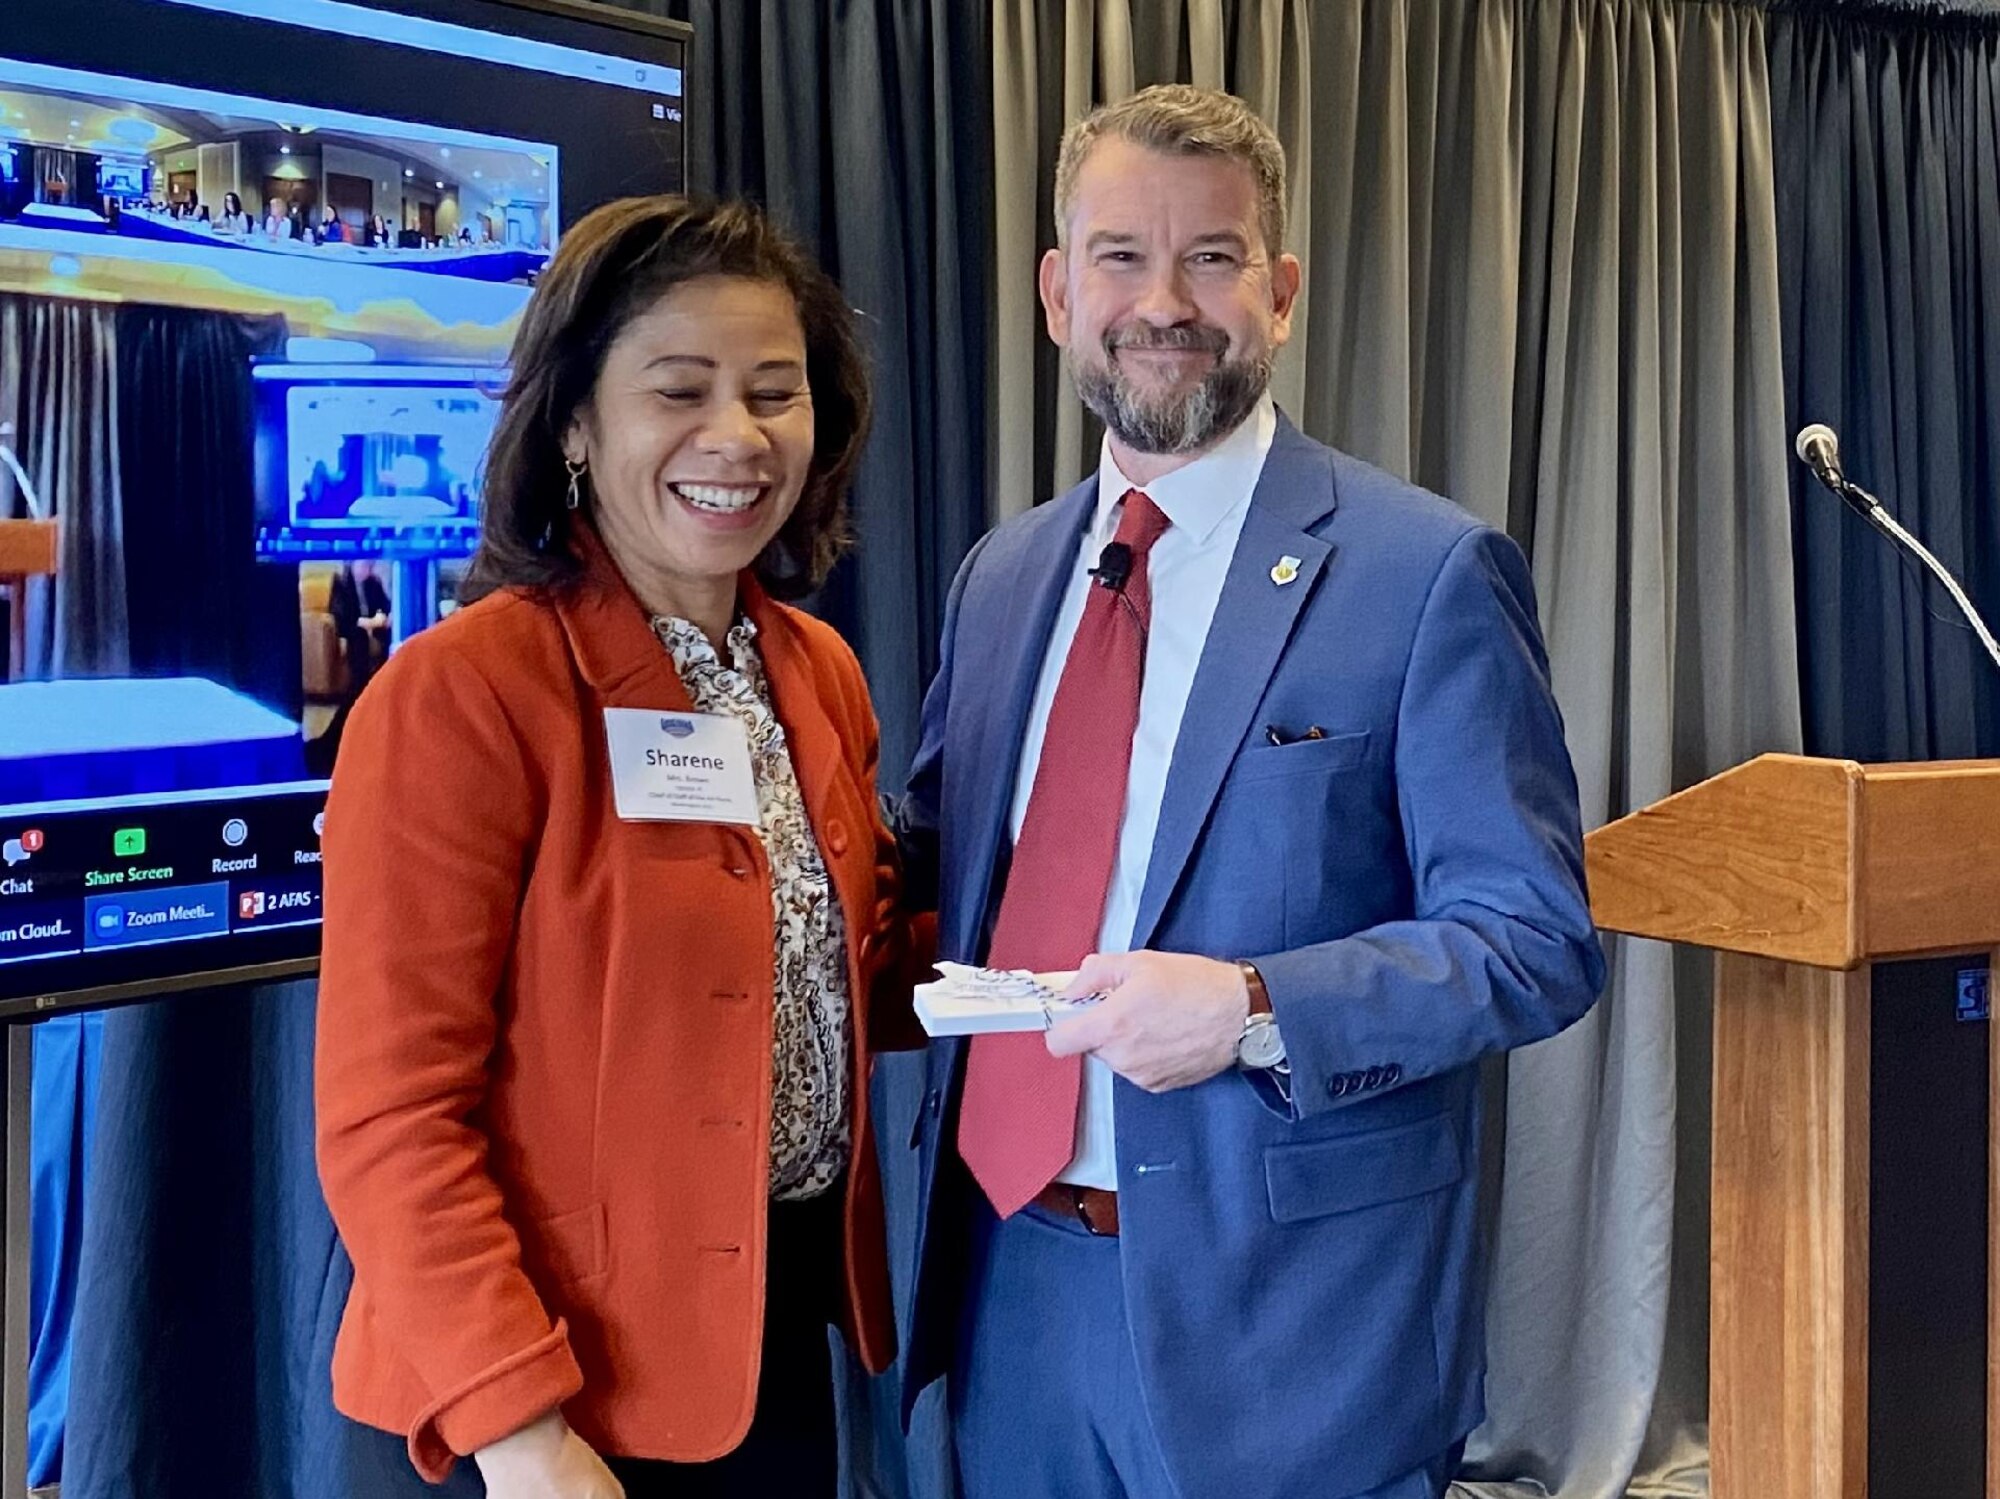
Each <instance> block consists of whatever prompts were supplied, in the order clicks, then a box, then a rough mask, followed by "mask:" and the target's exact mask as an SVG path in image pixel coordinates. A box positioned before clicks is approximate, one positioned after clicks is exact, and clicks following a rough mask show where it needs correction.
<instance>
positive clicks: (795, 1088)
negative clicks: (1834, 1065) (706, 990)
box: [653, 616, 853, 1201]
mask: <svg viewBox="0 0 2000 1499" xmlns="http://www.w3.org/2000/svg"><path fill="white" fill-rule="evenodd" d="M653 631H654V633H655V634H656V635H658V636H659V637H660V641H661V643H662V644H663V645H665V646H666V648H667V650H668V651H669V652H670V653H671V654H672V656H673V659H674V668H675V670H677V671H678V672H679V673H680V677H681V681H682V682H683V683H684V684H685V685H686V687H687V690H688V696H689V697H690V698H692V699H693V700H694V706H695V710H696V711H697V712H700V713H727V714H728V715H730V716H731V717H732V718H735V719H737V720H738V721H740V722H741V723H742V725H743V727H744V729H745V730H746V731H747V732H748V734H749V738H750V764H751V770H752V772H753V774H754V776H755V778H756V782H757V814H758V826H757V832H758V836H759V837H760V838H761V839H762V840H763V843H764V853H765V856H766V857H767V858H768V859H769V861H770V865H771V885H772V889H771V905H772V911H773V914H774V916H775V918H776V919H775V921H774V922H773V923H772V926H773V931H774V934H775V935H774V945H775V947H776V958H777V968H776V979H777V982H776V985H775V988H774V991H773V992H774V994H775V997H776V1005H777V1014H776V1016H775V1017H774V1024H773V1026H772V1034H771V1082H772V1091H771V1196H772V1197H774V1198H777V1199H780V1200H782V1201H797V1200H798V1199H800V1198H806V1197H814V1196H817V1195H818V1194H820V1193H821V1192H824V1191H825V1190H826V1189H827V1188H828V1187H830V1186H832V1185H833V1183H834V1181H835V1180H836V1179H838V1177H839V1176H840V1173H841V1172H842V1171H843V1170H844V1169H845V1168H846V1166H847V1148H848V1143H849V1138H850V1129H851V1122H850V1120H849V1116H848V1107H847V1089H848V1058H849V1056H850V1055H851V1051H852V1039H853V1020H852V1018H851V1012H850V1008H849V1003H848V992H847V935H846V930H845V927H844V925H843V923H842V921H841V915H840V902H839V901H838V900H837V899H836V898H835V895H834V891H833V881H832V880H831V879H830V878H829V877H828V875H827V872H826V861H825V860H824V859H823V858H821V857H820V851H819V844H818V842H817V841H815V839H814V837H813V830H812V823H811V822H810V821H808V820H807V817H806V804H805V797H804V795H803V794H802V793H801V792H800V790H799V780H798V776H797V775H796V774H794V772H793V770H792V756H791V751H790V750H789V749H787V748H786V745H785V729H784V725H783V724H781V723H779V722H778V716H777V714H776V713H774V712H773V711H772V710H771V688H770V684H769V682H767V681H766V679H765V676H764V661H763V658H762V657H761V656H759V655H758V653H757V627H756V625H754V624H752V623H751V622H750V621H749V620H747V619H739V620H738V621H737V622H736V624H735V626H734V627H733V628H732V629H731V630H730V632H729V637H728V640H727V642H726V643H727V645H728V649H729V664H728V665H726V666H725V665H724V664H723V663H722V661H721V659H720V658H719V657H718V656H717V655H716V652H715V647H714V646H713V645H712V644H711V643H710V642H709V639H708V637H707V636H706V635H705V634H703V633H702V632H701V630H700V629H699V628H698V627H697V626H695V625H693V624H690V623H689V622H688V621H687V620H684V619H673V618H668V617H665V616H661V617H656V618H655V619H654V620H653Z"/></svg>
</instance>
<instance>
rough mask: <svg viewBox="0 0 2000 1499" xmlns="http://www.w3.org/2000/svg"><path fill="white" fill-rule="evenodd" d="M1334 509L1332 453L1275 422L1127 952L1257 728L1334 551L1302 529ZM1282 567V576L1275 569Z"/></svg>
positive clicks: (1211, 634)
mask: <svg viewBox="0 0 2000 1499" xmlns="http://www.w3.org/2000/svg"><path fill="white" fill-rule="evenodd" d="M1334 505H1335V496H1334V488H1333V466H1332V455H1331V453H1330V452H1329V451H1328V450H1327V449H1325V448H1322V447H1321V446H1319V444H1317V443H1315V442H1313V441H1311V440H1310V439H1308V438H1306V437H1304V436H1302V435H1301V434H1300V433H1299V431H1298V429H1297V428H1295V427H1293V426H1292V424H1291V423H1290V422H1289V421H1288V420H1285V419H1284V418H1283V417H1280V419H1279V425H1278V434H1277V436H1276V437H1275V438H1274V439H1273V440H1272V443H1271V452H1270V455H1269V457H1267V458H1266V459H1265V461H1264V472H1263V473H1262V474H1261V475H1260V476H1259V478H1258V480H1257V488H1256V491H1255V492H1254V493H1253V494H1252V495H1251V497H1250V513H1249V514H1248V515H1247V516H1246V517H1245V518H1244V521H1243V533H1242V536H1241V537H1240V538H1239V539H1238V541H1237V543H1236V554H1235V556H1234V557H1233V558H1232V559H1231V560H1230V564H1229V572H1228V575H1227V576H1226V578H1225V579H1224V581H1223V585H1222V596H1221V598H1220V599H1218V600H1217V601H1216V606H1215V620H1214V623H1212V624H1211V625H1210V626H1209V629H1208V641H1207V643H1206V644H1205V645H1204V646H1203V647H1202V653H1201V663H1200V665H1199V666H1197V667H1196V668H1195V677H1194V685H1193V686H1192V687H1191V688H1190V689H1189V692H1188V700H1187V708H1186V710H1185V711H1184V712H1183V714H1182V715H1181V729H1180V737H1179V738H1178V739H1177V740H1176V741H1175V744H1174V758H1173V764H1172V765H1171V766H1170V767H1169V768H1168V771H1167V786H1166V791H1165V793H1164V794H1163V796H1162V797H1161V800H1160V820H1159V827H1158V830H1157V831H1156V832H1155V833H1154V835H1153V855H1152V860H1151V862H1150V863H1149V864H1148V865H1147V868H1146V884H1145V887H1144V889H1143V890H1142V892H1141V893H1140V897H1139V911H1138V915H1137V917H1136V919H1135V921H1134V923H1133V928H1132V946H1133V948H1134V949H1135V950H1136V949H1140V948H1144V947H1146V946H1148V945H1149V944H1150V943H1151V942H1152V940H1153V937H1154V934H1155V932H1156V931H1157V929H1158V927H1159V923H1160V917H1161V915H1162V914H1163V913H1164V911H1165V910H1166V905H1167V901H1168V899H1169V898H1170V897H1171V896H1172V894H1173V891H1174V887H1175V886H1176V885H1178V884H1179V883H1180V879H1181V875H1182V873H1183V872H1184V871H1185V870H1186V868H1187V862H1188V859H1189V857H1190V856H1191V855H1192V854H1193V852H1194V845H1195V841H1196V840H1197V839H1198V838H1199V837H1200V836H1201V830H1202V828H1203V827H1204V826H1206V824H1207V822H1208V815H1209V812H1210V810H1211V809H1212V808H1213V807H1214V805H1215V798H1216V796H1217V794H1218V793H1219V792H1220V791H1221V789H1222V780H1223V777H1224V776H1225V775H1226V774H1227V773H1228V770H1229V766H1230V762H1231V761H1233V760H1234V759H1235V758H1236V752H1237V750H1238V749H1239V748H1240V747H1241V745H1242V743H1243V740H1244V737H1245V736H1246V735H1247V734H1249V733H1250V732H1252V731H1253V730H1254V729H1255V728H1256V727H1257V725H1255V724H1253V723H1252V722H1251V718H1252V715H1253V714H1254V713H1255V712H1256V709H1257V704H1258V703H1259V702H1260V701H1262V699H1263V696H1264V689H1265V688H1266V687H1267V686H1268V685H1269V683H1270V680H1271V674H1272V672H1273V671H1275V670H1276V669H1277V665H1278V661H1279V659H1280V658H1281V657H1282V656H1283V654H1284V650H1285V644H1286V642H1287V641H1288V640H1289V639H1290V638H1291V633H1292V627H1293V625H1294V624H1295V623H1296V622H1297V620H1298V617H1299V613H1300V611H1301V610H1303V609H1304V608H1305V605H1306V601H1307V600H1308V599H1310V598H1311V597H1312V595H1313V590H1314V589H1315V588H1316V587H1317V586H1318V584H1319V578H1320V573H1321V571H1322V570H1323V569H1324V567H1325V566H1326V561H1327V557H1328V556H1329V555H1330V554H1331V552H1332V550H1333V548H1332V545H1331V544H1330V543H1328V542H1325V541H1322V540H1321V539H1320V538H1319V537H1317V536H1314V535H1312V534H1310V532H1309V531H1308V529H1307V528H1308V527H1310V526H1314V525H1317V524H1318V523H1319V522H1320V521H1321V520H1323V519H1325V518H1326V516H1327V515H1328V514H1329V513H1330V512H1331V511H1332V510H1333V509H1334ZM1286 558H1290V559H1293V560H1292V562H1291V564H1290V566H1289V567H1285V568H1283V569H1280V566H1279V565H1280V563H1281V561H1282V560H1283V559H1286ZM1274 569H1278V572H1277V575H1276V576H1274ZM1293 569H1296V570H1295V571H1294V570H1293ZM1281 578H1283V579H1284V581H1280V579H1281Z"/></svg>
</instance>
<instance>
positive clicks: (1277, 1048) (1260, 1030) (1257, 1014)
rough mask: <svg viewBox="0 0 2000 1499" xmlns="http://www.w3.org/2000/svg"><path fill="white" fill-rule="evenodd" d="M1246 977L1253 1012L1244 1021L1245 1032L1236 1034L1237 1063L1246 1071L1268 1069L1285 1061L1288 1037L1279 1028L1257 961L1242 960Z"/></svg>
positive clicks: (1277, 1066)
mask: <svg viewBox="0 0 2000 1499" xmlns="http://www.w3.org/2000/svg"><path fill="white" fill-rule="evenodd" d="M1236 966H1237V967H1238V968H1240V969H1242V970H1243V981H1244V983H1245V984H1247V985H1248V986H1249V988H1250V1014H1249V1016H1248V1018H1246V1019H1245V1020H1244V1022H1243V1034H1242V1035H1240V1036H1238V1037H1237V1038H1236V1065H1237V1066H1238V1067H1241V1068H1243V1069H1244V1070H1245V1071H1246V1072H1266V1071H1270V1070H1271V1069H1273V1068H1282V1067H1283V1066H1284V1065H1285V1038H1284V1037H1283V1036H1282V1035H1281V1034H1279V1031H1278V1017H1277V1016H1276V1015H1274V1014H1272V1013H1271V995H1270V991H1269V990H1267V989H1266V988H1265V987H1264V975H1263V974H1261V973H1259V972H1258V971H1257V965H1256V964H1255V963H1249V962H1239V963H1237V965H1236Z"/></svg>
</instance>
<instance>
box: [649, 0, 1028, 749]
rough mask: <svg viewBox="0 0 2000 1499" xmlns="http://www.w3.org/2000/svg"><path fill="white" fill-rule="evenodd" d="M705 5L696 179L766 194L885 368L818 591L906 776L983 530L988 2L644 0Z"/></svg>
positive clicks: (698, 67) (877, 378)
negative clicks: (953, 606) (842, 522)
mask: <svg viewBox="0 0 2000 1499" xmlns="http://www.w3.org/2000/svg"><path fill="white" fill-rule="evenodd" d="M632 8H634V9H639V10H644V11H647V12H649V13H651V14H654V15H664V16H671V17H673V18H675V19H679V20H686V21H690V22H692V23H693V25H694V28H695V44H694V55H693V57H692V59H691V62H692V67H691V70H690V73H691V81H690V87H691V89H692V90H693V91H694V92H693V93H692V94H691V96H690V99H689V111H690V120H689V136H690V139H691V141H692V142H693V150H694V152H695V158H694V161H693V178H694V181H695V183H696V184H697V185H699V186H703V187H706V188H708V189H710V190H712V191H714V192H717V193H722V194H727V195H732V196H736V195H740V196H744V197H748V198H752V199H755V200H756V201H758V202H760V203H763V204H764V205H765V206H766V207H768V208H769V209H770V210H771V212H772V214H773V215H774V216H775V217H776V218H777V219H778V220H779V222H781V223H782V224H784V225H785V226H786V227H787V228H788V229H790V230H791V231H792V233H794V234H795V235H797V236H798V237H799V238H800V239H801V240H802V241H803V242H804V243H805V244H806V245H807V246H808V247H809V248H810V249H811V250H812V251H813V252H814V253H815V254H816V255H817V256H818V257H819V260H820V263H821V264H822V265H823V266H824V267H825V268H826V269H827V271H828V272H830V273H831V274H832V275H833V276H834V278H835V279H836V280H837V281H839V282H840V285H841V288H842V289H843V290H844V291H845V292H846V293H847V297H848V300H849V302H850V303H851V304H852V305H853V307H854V308H855V310H856V311H857V312H858V313H859V315H860V319H861V325H862V331H863V336H864V338H865V339H866V342H867V346H868V351H869V355H870V358H871V362H872V365H873V375H874V382H875V432H874V436H873V438H872V440H871V441H870V442H869V444H868V449H867V452H866V454H865V455H864V457H863V459H862V463H861V468H860V472H859V474H858V475H857V477H856V480H855V486H854V498H853V503H854V521H855V531H856V535H857V539H858V544H857V546H856V549H855V552H854V555H853V556H851V557H850V558H849V559H848V560H847V561H846V562H844V563H843V564H842V565H841V567H840V569H839V570H838V571H837V572H836V573H835V575H834V577H833V578H832V579H831V580H830V581H829V583H828V585H827V587H826V589H825V590H824V591H823V593H822V595H821V597H820V598H819V599H817V600H815V601H814V605H813V607H814V608H815V609H816V611H817V612H819V613H820V614H822V615H823V616H824V617H825V618H827V619H828V620H830V621H831V622H832V623H833V624H834V625H835V626H837V627H838V628H839V629H840V631H841V632H842V633H843V634H844V635H845V636H846V637H847V638H848V640H849V642H850V643H851V644H852V645H853V646H854V648H855V651H856V652H857V653H858V654H859V656H860V657H861V664H862V666H863V667H864V668H865V669H866V671H867V673H868V681H869V685H870V687H871V688H872V690H873V692H874V696H875V707H876V712H877V713H878V714H879V715H880V717H881V720H882V780H883V784H884V785H885V786H893V785H899V784H900V782H901V779H902V773H903V770H904V767H905V766H906V765H907V764H908V762H909V757H910V754H911V752H912V751H913V750H914V749H915V747H916V730H917V712H918V708H919V706H920V704H921V701H922V695H923V689H924V686H925V685H926V683H928V682H929V680H930V675H931V673H932V672H933V671H934V670H935V669H936V667H937V641H938V627H939V624H940V623H941V621H942V619H943V613H944V596H945V592H946V590H947V589H948V588H949V587H950V586H951V579H952V575H953V573H954V572H955V571H956V570H957V567H958V563H959V560H960V559H961V558H962V557H963V556H964V555H965V553H966V552H967V550H969V549H970V547H971V545H972V543H973V542H974V541H975V540H976V539H977V538H978V536H979V534H980V532H982V531H983V530H984V529H985V528H986V513H987V511H986V504H987V501H986V495H987V477H986V476H987V406H988V401H987V389H986V381H987V375H986V370H987V359H986V344H987V321H988V315H989V306H990V295H989V284H990V280H991V271H990V266H991V259H992V250H991V234H990V232H989V230H988V228H987V222H988V211H987V210H988V203H989V201H990V195H989V193H988V192H987V180H988V176H989V174H990V162H991V160H992V145H991V139H990V137H991V116H992V109H991V105H990V100H991V90H992V84H991V74H990V68H989V64H988V56H989V53H988V43H987V26H988V22H987V9H988V7H987V6H986V5H985V4H966V3H963V0H755V3H752V0H637V3H634V4H633V6H632Z"/></svg>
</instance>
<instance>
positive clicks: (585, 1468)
mask: <svg viewBox="0 0 2000 1499" xmlns="http://www.w3.org/2000/svg"><path fill="white" fill-rule="evenodd" d="M472 1460H473V1461H474V1462H476V1463H478V1464H479V1476H480V1477H481V1478H483V1479H485V1480H486V1499H625V1486H624V1485H623V1484H622V1483H620V1482H619V1481H618V1480H617V1478H616V1477H614V1476H613V1474H612V1472H611V1470H610V1469H609V1468H607V1467H605V1466H604V1459H603V1458H601V1457H599V1456H598V1455H597V1454H596V1453H595V1452H593V1451H591V1450H590V1444H589V1443H587V1442H585V1441H584V1439H583V1438H582V1437H580V1436H578V1435H577V1434H576V1433H575V1432H573V1431H571V1430H570V1429H569V1423H568V1422H567V1421H565V1420H563V1418H562V1412H561V1411H550V1412H549V1413H548V1414H547V1415H546V1416H543V1417H541V1418H540V1419H539V1420H536V1421H532V1422H530V1423H529V1424H528V1425H526V1426H523V1427H522V1428H521V1429H520V1430H519V1431H517V1432H515V1433H514V1434H513V1435H511V1436H505V1437H502V1438H501V1439H500V1440H499V1441H497V1442H494V1443H491V1444H490V1445H488V1446H485V1447H481V1448H480V1449H479V1450H478V1451H477V1452H475V1453H473V1454H472Z"/></svg>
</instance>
